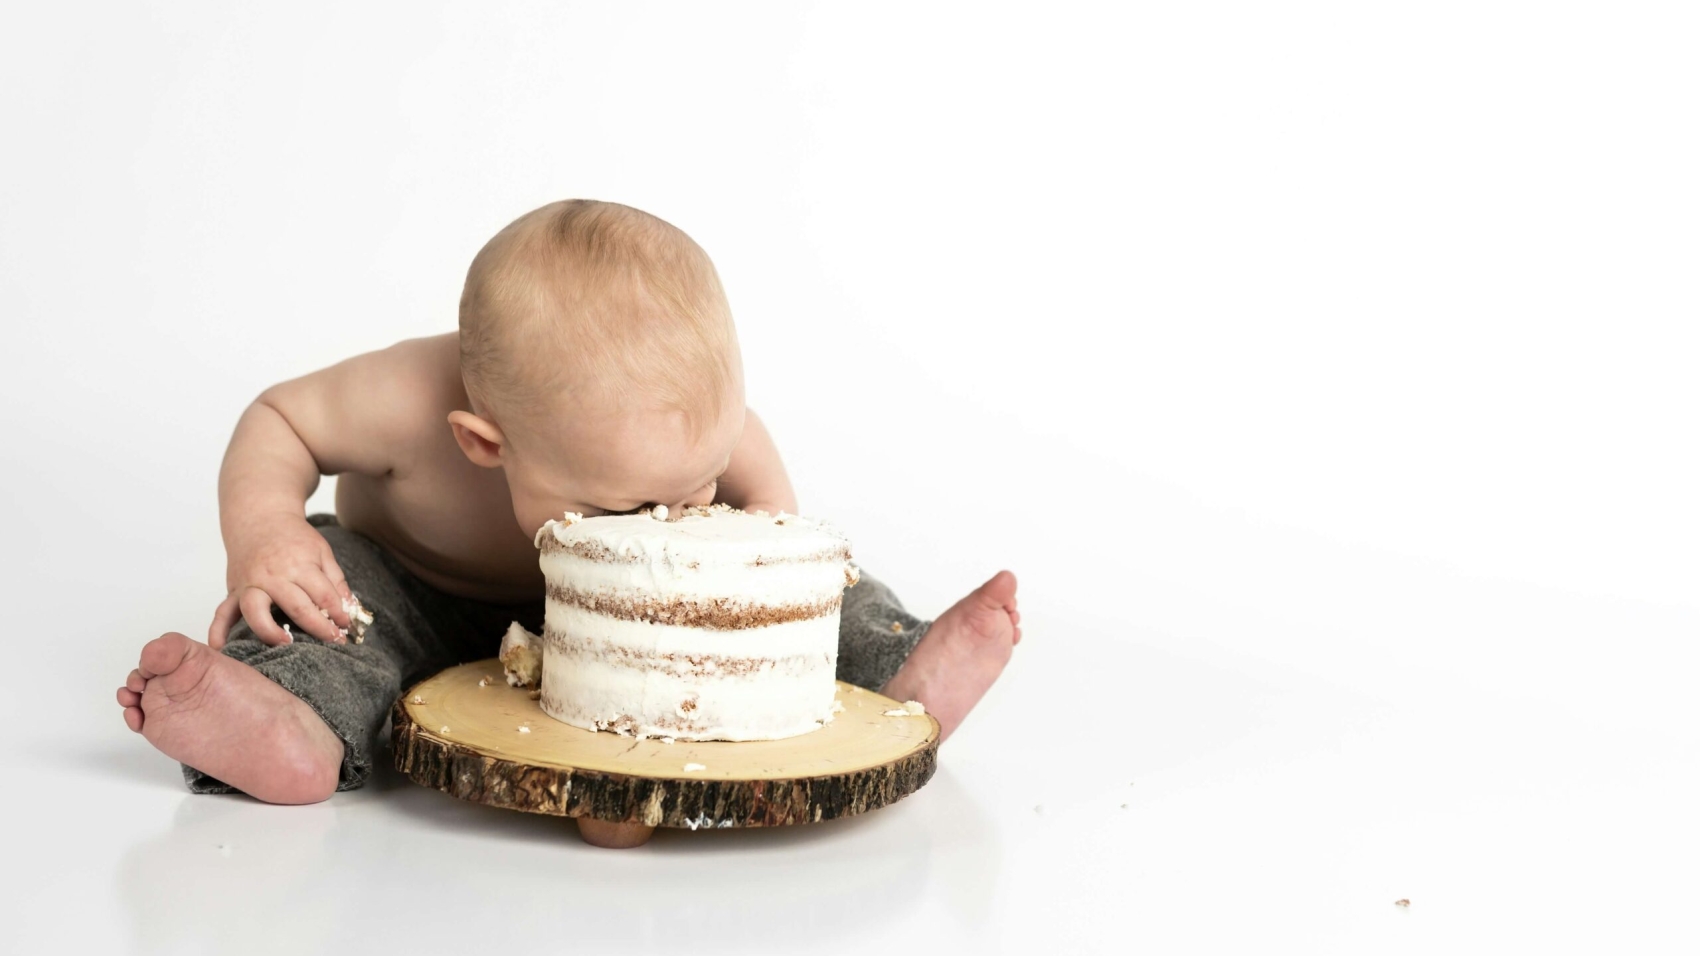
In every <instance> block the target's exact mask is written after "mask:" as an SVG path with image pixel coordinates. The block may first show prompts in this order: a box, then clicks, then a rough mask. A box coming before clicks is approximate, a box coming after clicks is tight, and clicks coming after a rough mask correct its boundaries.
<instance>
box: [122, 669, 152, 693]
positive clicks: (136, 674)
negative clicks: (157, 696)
mask: <svg viewBox="0 0 1700 956" xmlns="http://www.w3.org/2000/svg"><path fill="white" fill-rule="evenodd" d="M124 686H125V687H126V688H127V689H129V690H132V691H135V692H136V693H137V694H140V693H141V692H142V691H144V690H147V689H148V682H147V681H145V680H143V679H142V672H141V671H138V670H132V671H131V672H130V676H129V677H127V678H125V680H124Z"/></svg>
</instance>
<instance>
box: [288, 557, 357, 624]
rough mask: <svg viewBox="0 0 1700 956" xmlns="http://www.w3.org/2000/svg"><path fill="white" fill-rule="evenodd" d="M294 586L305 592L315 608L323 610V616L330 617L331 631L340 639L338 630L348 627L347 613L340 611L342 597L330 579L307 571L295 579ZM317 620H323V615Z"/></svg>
mask: <svg viewBox="0 0 1700 956" xmlns="http://www.w3.org/2000/svg"><path fill="white" fill-rule="evenodd" d="M295 584H296V585H297V586H298V587H300V588H301V590H303V591H305V592H307V597H308V598H310V599H311V600H312V602H313V604H314V605H315V607H316V608H323V609H324V612H325V614H329V615H330V618H329V622H330V623H331V625H332V627H331V630H332V631H333V632H335V633H337V635H338V636H339V637H340V636H341V631H339V630H338V629H339V628H345V627H347V626H348V612H347V611H344V610H343V609H342V595H340V594H338V593H336V587H335V586H334V585H332V584H331V580H330V578H327V577H325V576H324V575H322V574H314V573H313V572H311V571H308V572H306V573H305V574H302V575H301V576H300V577H299V578H296V580H295ZM319 618H320V620H325V617H324V615H323V614H321V615H319ZM301 626H302V627H306V626H307V625H306V624H302V625H301ZM313 633H314V634H315V635H316V634H318V633H319V632H318V631H317V630H314V631H313Z"/></svg>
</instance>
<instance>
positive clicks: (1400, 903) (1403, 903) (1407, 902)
mask: <svg viewBox="0 0 1700 956" xmlns="http://www.w3.org/2000/svg"><path fill="white" fill-rule="evenodd" d="M1393 905H1394V906H1403V907H1405V908H1406V909H1410V908H1411V901H1410V900H1394V901H1393Z"/></svg>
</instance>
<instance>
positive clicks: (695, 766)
mask: <svg viewBox="0 0 1700 956" xmlns="http://www.w3.org/2000/svg"><path fill="white" fill-rule="evenodd" d="M707 769H708V768H707V767H705V766H703V765H702V764H700V763H688V764H685V772H686V773H694V772H695V771H698V770H707Z"/></svg>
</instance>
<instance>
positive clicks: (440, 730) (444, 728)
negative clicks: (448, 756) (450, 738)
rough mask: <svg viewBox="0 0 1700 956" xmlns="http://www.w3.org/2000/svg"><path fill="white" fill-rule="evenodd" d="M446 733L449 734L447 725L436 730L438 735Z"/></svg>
mask: <svg viewBox="0 0 1700 956" xmlns="http://www.w3.org/2000/svg"><path fill="white" fill-rule="evenodd" d="M448 732H449V725H448V724H444V725H443V726H442V727H440V728H438V730H437V733H439V734H446V733H448Z"/></svg>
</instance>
